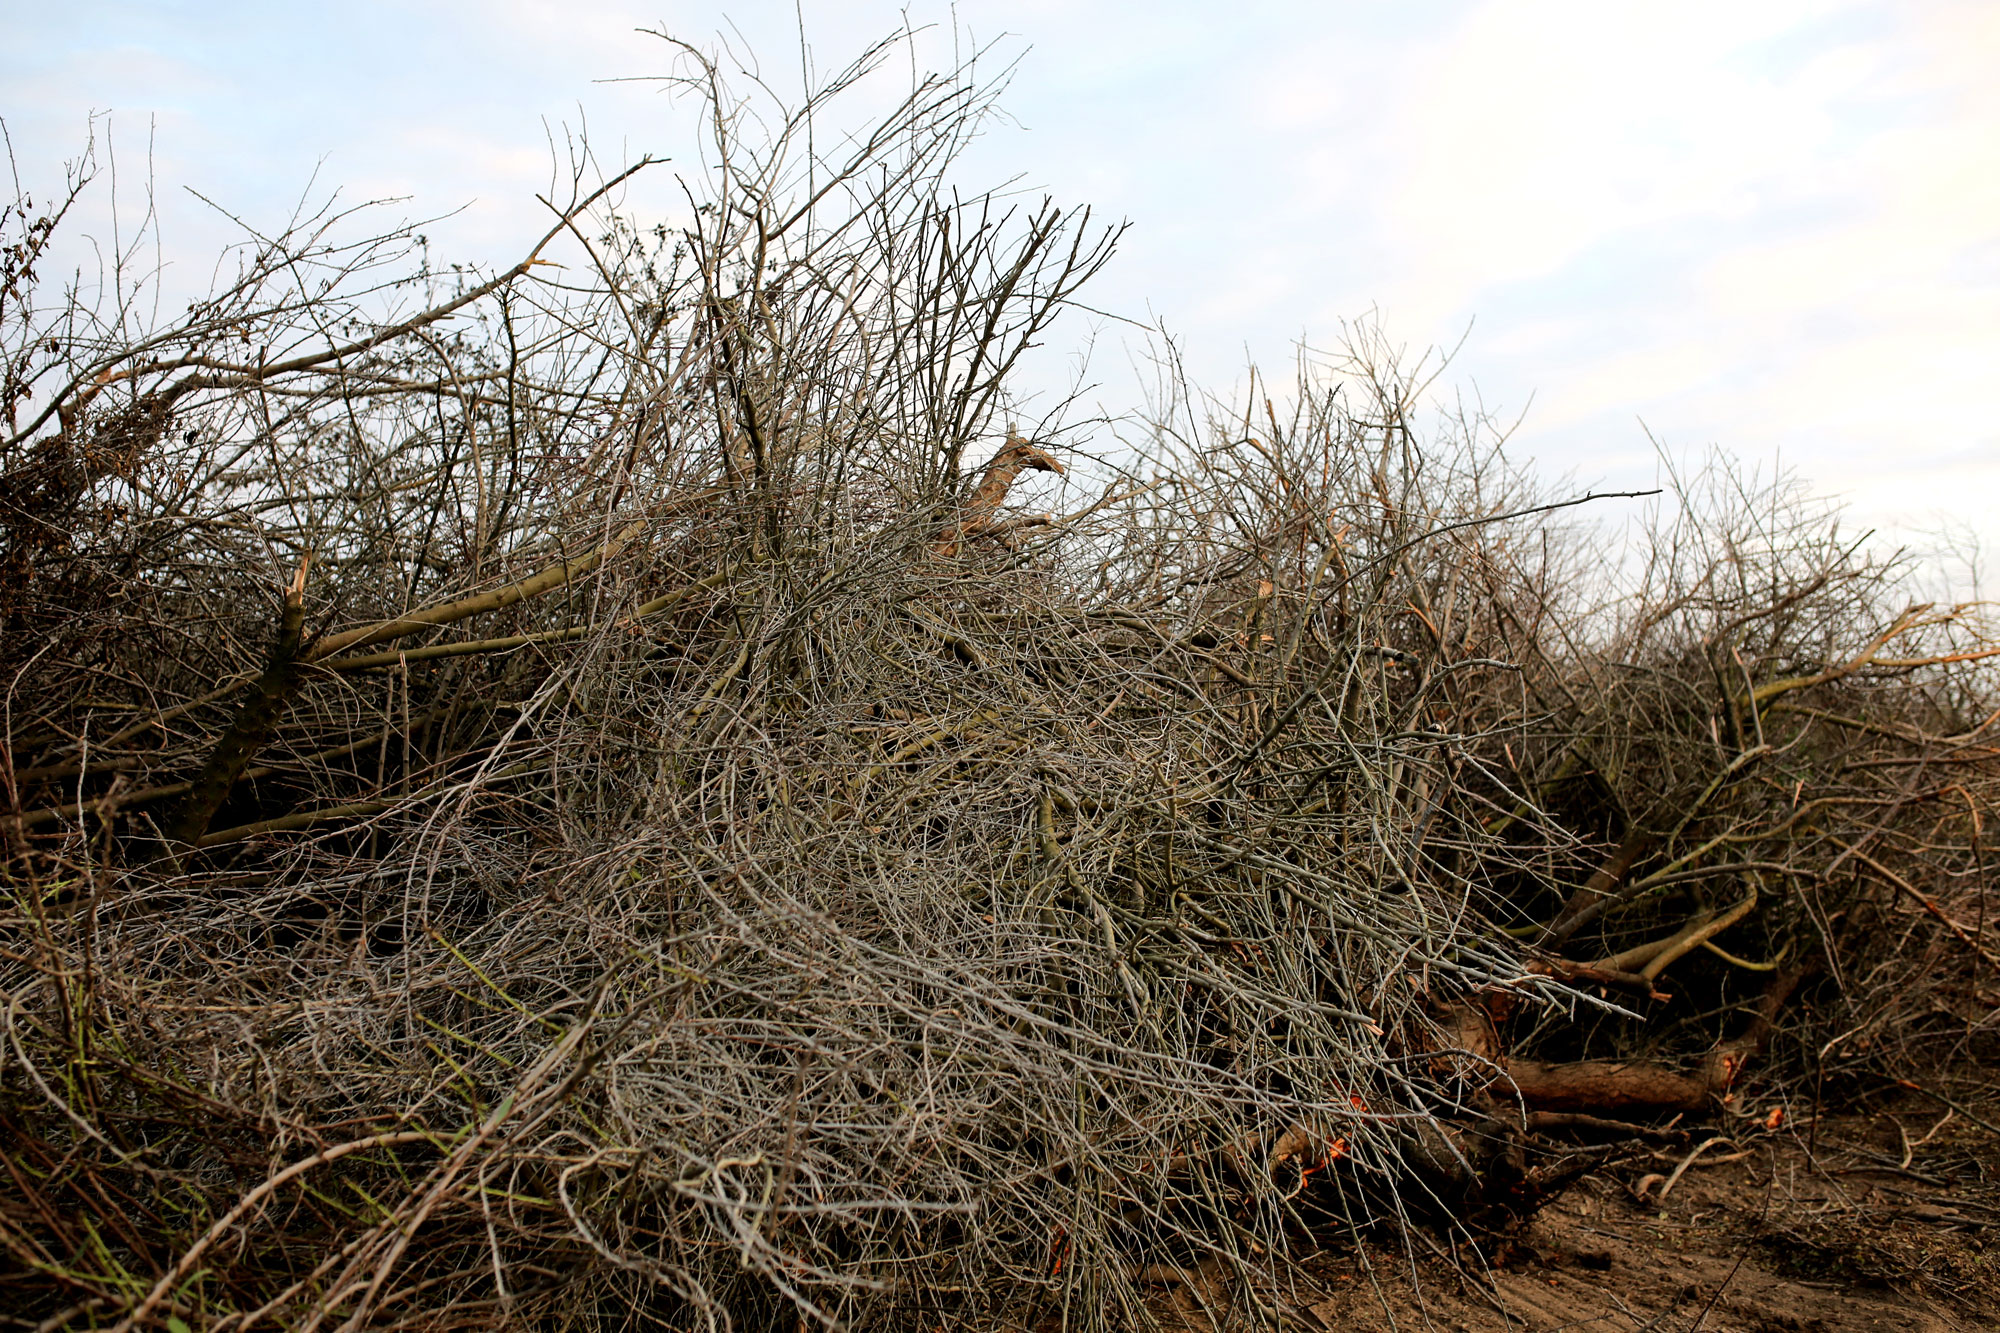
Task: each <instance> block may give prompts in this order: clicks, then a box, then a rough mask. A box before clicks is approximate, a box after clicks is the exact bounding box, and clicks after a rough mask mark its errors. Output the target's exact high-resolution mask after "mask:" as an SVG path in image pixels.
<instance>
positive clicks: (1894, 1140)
mask: <svg viewBox="0 0 2000 1333" xmlns="http://www.w3.org/2000/svg"><path fill="white" fill-rule="evenodd" d="M1941 1119H1942V1115H1941V1112H1939V1111H1937V1110H1935V1109H1931V1108H1929V1107H1927V1106H1924V1105H1921V1104H1918V1105H1913V1106H1908V1107H1902V1108H1898V1109H1897V1110H1896V1111H1894V1112H1886V1111H1885V1112H1882V1113H1879V1114H1876V1115H1873V1116H1866V1117H1851V1118H1846V1119H1843V1120H1840V1121H1838V1122H1833V1121H1826V1122H1822V1123H1821V1124H1820V1126H1819V1129H1818V1132H1817V1133H1816V1134H1815V1133H1813V1132H1812V1130H1811V1128H1810V1127H1807V1128H1805V1129H1804V1130H1798V1129H1791V1130H1779V1131H1777V1132H1764V1131H1763V1130H1762V1129H1761V1127H1760V1128H1759V1129H1756V1130H1736V1131H1732V1132H1733V1134H1734V1142H1732V1143H1723V1144H1716V1145H1713V1146H1712V1147H1710V1148H1709V1149H1708V1150H1707V1152H1706V1153H1704V1154H1703V1156H1702V1157H1701V1158H1698V1159H1697V1160H1696V1162H1695V1164H1693V1165H1692V1166H1690V1167H1689V1168H1688V1169H1686V1170H1685V1171H1684V1172H1682V1173H1681V1175H1680V1177H1679V1179H1678V1180H1676V1181H1674V1183H1673V1185H1672V1188H1671V1189H1670V1190H1668V1191H1667V1192H1666V1197H1665V1198H1664V1199H1662V1198H1661V1197H1660V1195H1661V1191H1662V1186H1663V1185H1664V1184H1665V1183H1666V1177H1668V1176H1670V1175H1672V1173H1673V1172H1674V1170H1675V1168H1676V1167H1677V1166H1679V1165H1680V1163H1681V1162H1682V1161H1683V1160H1685V1159H1686V1158H1687V1156H1688V1155H1689V1153H1690V1152H1691V1151H1692V1149H1693V1147H1694V1146H1695V1145H1698V1144H1701V1143H1703V1142H1705V1141H1707V1140H1708V1139H1710V1138H1713V1137H1716V1136H1717V1134H1718V1133H1719V1132H1720V1131H1705V1132H1698V1133H1696V1134H1695V1135H1694V1136H1693V1138H1692V1139H1691V1140H1690V1142H1689V1144H1688V1145H1687V1146H1668V1147H1665V1148H1662V1149H1659V1150H1658V1151H1656V1152H1650V1153H1641V1154H1639V1155H1636V1156H1635V1157H1634V1158H1632V1159H1631V1160H1628V1161H1626V1162H1624V1163H1622V1164H1621V1165H1619V1166H1617V1167H1615V1168H1611V1169H1608V1170H1606V1171H1605V1172H1603V1173H1601V1174H1599V1175H1596V1176H1593V1177H1590V1178H1587V1179H1586V1180H1584V1181H1583V1182H1582V1183H1580V1184H1579V1185H1578V1186H1577V1187H1576V1188H1574V1189H1573V1190H1571V1191H1570V1192H1569V1193H1568V1194H1567V1195H1565V1196H1564V1197H1563V1198H1562V1199H1560V1200H1558V1201H1557V1202H1556V1203H1554V1204H1552V1205H1551V1206H1549V1207H1548V1208H1546V1209H1544V1210H1543V1212H1542V1213H1541V1214H1540V1215H1539V1216H1538V1217H1536V1218H1535V1220H1534V1221H1533V1222H1532V1223H1531V1224H1530V1225H1529V1226H1528V1227H1527V1228H1525V1229H1524V1230H1522V1231H1521V1232H1520V1233H1518V1234H1517V1235H1516V1236H1514V1237H1512V1238H1509V1239H1506V1240H1500V1241H1495V1242H1490V1243H1488V1244H1487V1245H1486V1246H1485V1247H1484V1249H1483V1252H1474V1250H1473V1249H1472V1248H1471V1247H1470V1246H1467V1245H1464V1244H1458V1245H1453V1244H1452V1243H1451V1242H1450V1241H1449V1240H1445V1239H1440V1238H1438V1237H1436V1236H1431V1237H1424V1238H1419V1240H1418V1241H1417V1243H1416V1244H1415V1245H1414V1247H1412V1248H1403V1247H1400V1246H1397V1245H1394V1244H1391V1245H1388V1246H1382V1247H1369V1248H1367V1249H1362V1250H1357V1249H1355V1248H1353V1247H1351V1246H1349V1247H1343V1248H1341V1249H1338V1250H1335V1249H1329V1250H1327V1251H1324V1252H1322V1253H1320V1254H1319V1255H1316V1256H1315V1257H1313V1258H1312V1259H1310V1260H1308V1261H1307V1262H1306V1263H1305V1264H1304V1265H1302V1266H1301V1268H1300V1270H1299V1271H1298V1273H1297V1274H1296V1280H1295V1282H1294V1283H1293V1284H1292V1285H1291V1289H1290V1290H1286V1291H1280V1290H1277V1289H1275V1288H1273V1289H1267V1290H1262V1291H1257V1292H1254V1293H1251V1294H1250V1295H1252V1296H1254V1300H1251V1299H1246V1294H1245V1293H1243V1292H1241V1291H1236V1292H1231V1291H1230V1290H1228V1289H1227V1285H1226V1284H1225V1283H1224V1282H1223V1281H1222V1280H1220V1279H1209V1280H1206V1281H1182V1282H1176V1283H1166V1284H1162V1286H1161V1290H1160V1294H1159V1298H1158V1302H1159V1303H1158V1306H1157V1308H1158V1309H1159V1310H1160V1312H1161V1313H1162V1314H1163V1316H1165V1317H1166V1318H1167V1321H1168V1325H1169V1327H1170V1328H1174V1329H1189V1330H1194V1329H1201V1330H1208V1331H1209V1333H1234V1330H1237V1329H1245V1330H1247V1329H1252V1328H1259V1327H1262V1328H1264V1329H1269V1328H1271V1327H1272V1326H1273V1316H1275V1322H1276V1324H1277V1326H1278V1327H1280V1328H1283V1329H1300V1330H1320V1329H1324V1330H1337V1331H1339V1333H1346V1331H1347V1330H1355V1331H1356V1333H1369V1331H1372V1330H1406V1329H1438V1330H1453V1331H1454V1333H1489V1331H1492V1333H1498V1331H1499V1330H1508V1331H1509V1333H1556V1331H1557V1330H1564V1331H1565V1333H1567V1331H1568V1330H1575V1331H1576V1333H1862V1331H1863V1330H1870V1331H1873V1330H1908V1331H1909V1333H1963V1331H1966V1330H1974V1329H1995V1328H2000V1140H1996V1139H1995V1137H1994V1136H1993V1135H1992V1134H1990V1133H1988V1132H1987V1131H1985V1130H1982V1129H1980V1128H1978V1127H1976V1126H1974V1125H1971V1124H1969V1123H1967V1122H1966V1121H1965V1119H1964V1118H1963V1117H1960V1116H1952V1117H1951V1118H1950V1119H1948V1120H1944V1121H1943V1123H1942V1124H1941V1125H1940V1120H1941ZM1750 1123H1753V1124H1755V1123H1756V1122H1755V1121H1752V1122H1750ZM1933 1129H1935V1133H1931V1131H1933ZM1927 1133H1930V1137H1929V1138H1928V1140H1926V1139H1925V1136H1926V1134H1927ZM1448 1250H1449V1251H1450V1253H1447V1251H1448ZM1454 1259H1455V1260H1456V1263H1454V1262H1453V1260H1454ZM1413 1279H1414V1280H1413ZM1258 1306H1261V1307H1262V1310H1263V1313H1262V1314H1261V1315H1260V1313H1259V1311H1258V1309H1257V1308H1256V1307H1258Z"/></svg>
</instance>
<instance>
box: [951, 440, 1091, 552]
mask: <svg viewBox="0 0 2000 1333" xmlns="http://www.w3.org/2000/svg"><path fill="white" fill-rule="evenodd" d="M1023 472H1053V473H1055V474H1056V475H1057V476H1061V475H1062V473H1063V465H1062V464H1061V463H1058V462H1057V461H1056V460H1055V459H1053V458H1051V457H1050V456H1049V455H1048V454H1046V453H1044V452H1043V451H1042V450H1040V449H1038V448H1036V447H1035V445H1034V443H1033V442H1032V441H1030V440H1027V439H1024V438H1023V437H1021V436H1019V435H1010V436H1008V437H1007V445H1006V447H1005V448H1003V449H1002V450H1001V451H1000V452H999V453H997V454H995V455H993V461H992V462H990V463H988V464H987V465H986V473H985V475H984V476H982V477H981V478H980V479H979V485H978V486H976V487H974V488H973V491H972V499H971V501H970V502H968V503H967V505H966V507H965V516H964V517H963V518H961V519H960V520H959V521H958V522H956V523H954V524H952V525H951V526H950V527H948V528H946V529H945V530H944V531H943V532H942V533H940V534H938V539H937V542H936V543H935V544H934V545H933V547H932V549H933V550H935V551H936V552H937V553H938V554H939V555H942V556H954V555H957V554H958V552H959V548H960V547H961V546H962V545H963V544H964V542H965V539H966V538H967V537H976V536H978V535H979V534H980V533H982V532H986V531H989V530H990V529H991V528H992V527H993V515H994V514H995V513H996V512H997V511H998V510H999V508H1000V505H1001V503H1002V502H1003V501H1005V500H1006V498H1007V491H1008V488H1009V487H1011V486H1012V485H1013V484H1014V478H1016V477H1018V476H1020V475H1021V474H1022V473H1023Z"/></svg>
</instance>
